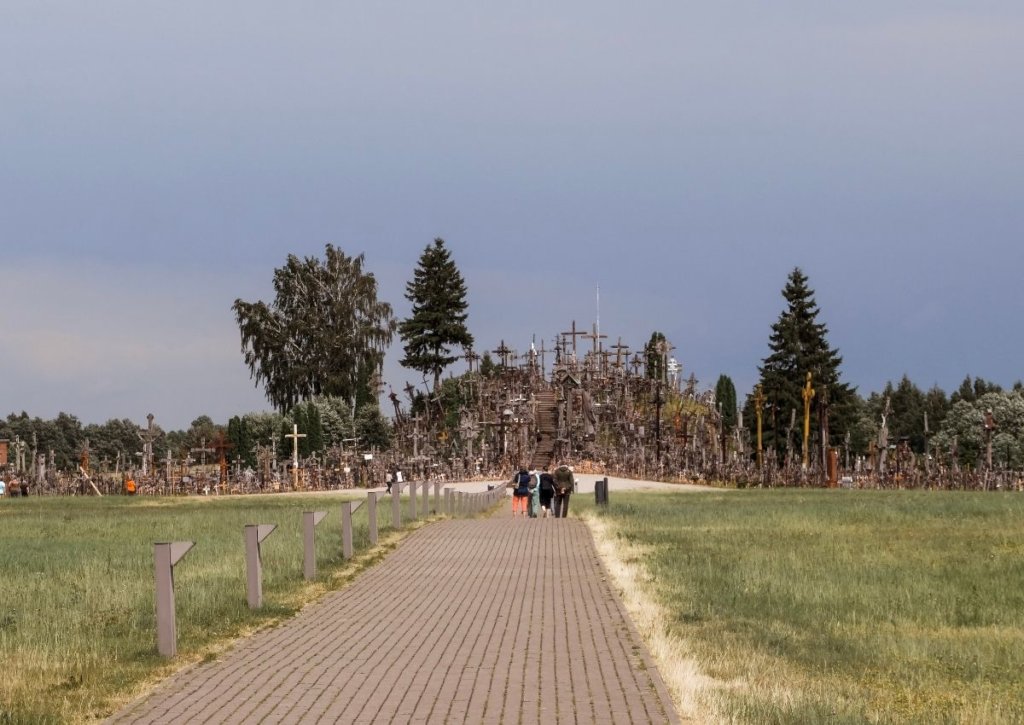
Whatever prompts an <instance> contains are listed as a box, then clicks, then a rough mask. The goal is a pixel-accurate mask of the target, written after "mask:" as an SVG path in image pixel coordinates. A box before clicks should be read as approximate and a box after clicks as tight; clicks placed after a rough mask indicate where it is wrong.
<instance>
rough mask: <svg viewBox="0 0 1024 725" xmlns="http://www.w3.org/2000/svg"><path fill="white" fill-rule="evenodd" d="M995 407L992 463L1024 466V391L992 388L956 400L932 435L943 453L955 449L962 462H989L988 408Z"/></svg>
mask: <svg viewBox="0 0 1024 725" xmlns="http://www.w3.org/2000/svg"><path fill="white" fill-rule="evenodd" d="M987 410H991V411H992V417H993V419H994V420H995V423H996V426H997V427H996V430H995V431H994V433H993V438H992V465H993V466H995V467H1003V466H1006V465H1009V466H1010V467H1011V468H1020V467H1022V466H1024V391H1021V390H1014V391H1010V392H988V393H985V394H983V395H982V396H980V397H978V398H976V399H975V400H974V401H968V400H964V399H962V398H961V399H960V400H958V401H957V402H955V403H953V405H952V407H951V408H950V409H949V413H948V414H947V415H946V419H945V421H944V422H943V425H942V429H941V430H940V431H939V433H938V434H936V435H935V437H934V438H933V439H932V446H933V448H935V449H936V450H937V451H939V452H940V454H941V455H948V454H949V453H950V452H951V451H952V450H953V449H954V442H955V449H956V451H957V454H958V459H959V462H960V463H961V464H963V465H966V466H980V465H982V464H984V462H985V432H984V427H983V426H984V422H985V412H986V411H987Z"/></svg>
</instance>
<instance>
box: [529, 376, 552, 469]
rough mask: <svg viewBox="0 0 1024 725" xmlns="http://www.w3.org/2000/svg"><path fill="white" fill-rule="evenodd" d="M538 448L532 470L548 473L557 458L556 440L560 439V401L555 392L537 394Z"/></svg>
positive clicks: (534, 453)
mask: <svg viewBox="0 0 1024 725" xmlns="http://www.w3.org/2000/svg"><path fill="white" fill-rule="evenodd" d="M536 400H537V446H536V448H534V449H533V458H532V459H530V469H531V470H533V471H547V470H549V469H550V467H551V464H552V463H553V459H554V457H555V440H556V439H557V437H558V401H557V400H556V399H555V391H553V390H542V391H540V392H538V393H537V398H536Z"/></svg>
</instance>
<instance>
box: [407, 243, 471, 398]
mask: <svg viewBox="0 0 1024 725" xmlns="http://www.w3.org/2000/svg"><path fill="white" fill-rule="evenodd" d="M405 298H406V299H407V300H409V301H410V302H412V314H411V315H410V316H409V317H408V318H407V319H405V320H403V321H402V322H401V323H400V324H399V326H398V334H399V335H400V336H401V338H402V341H403V342H404V343H405V348H404V349H405V357H404V358H403V359H402V360H401V364H402V365H403V366H405V367H407V368H412V369H413V370H419V371H420V372H422V373H423V374H424V375H427V374H433V376H434V390H437V388H438V386H439V385H440V382H441V371H443V370H444V369H445V368H446V367H447V366H448V365H451V364H452V363H453V362H455V361H456V360H458V359H459V356H458V355H453V354H451V346H453V345H459V346H461V347H462V348H464V349H468V348H471V347H472V346H473V336H472V335H471V334H470V333H469V329H468V328H467V327H466V318H467V317H468V315H467V314H466V308H467V306H468V305H467V303H466V283H465V281H464V280H463V279H462V273H461V272H459V268H458V267H456V266H455V262H454V261H452V258H451V253H450V252H449V251H448V249H447V248H445V246H444V240H443V239H435V240H434V243H433V244H432V245H427V248H426V249H424V250H423V254H422V255H420V260H419V264H418V265H417V267H416V270H415V272H414V273H413V279H412V280H411V281H410V282H409V283H408V284H406V286H405Z"/></svg>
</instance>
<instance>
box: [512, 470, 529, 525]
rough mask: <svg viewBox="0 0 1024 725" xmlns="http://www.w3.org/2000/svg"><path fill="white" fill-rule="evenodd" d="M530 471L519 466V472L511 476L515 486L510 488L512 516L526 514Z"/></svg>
mask: <svg viewBox="0 0 1024 725" xmlns="http://www.w3.org/2000/svg"><path fill="white" fill-rule="evenodd" d="M530 478H531V476H530V472H529V471H527V470H526V469H525V468H520V469H519V473H517V474H516V475H515V477H514V478H513V483H515V485H516V487H515V488H514V489H512V518H516V517H517V516H519V514H520V513H522V515H523V516H524V517H525V516H526V502H527V500H528V499H529V498H530Z"/></svg>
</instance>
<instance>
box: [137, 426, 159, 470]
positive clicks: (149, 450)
mask: <svg viewBox="0 0 1024 725" xmlns="http://www.w3.org/2000/svg"><path fill="white" fill-rule="evenodd" d="M154 418H155V416H154V415H153V414H152V413H150V414H149V415H147V416H146V421H147V423H146V427H145V428H139V430H138V431H137V432H136V434H137V435H138V436H139V440H141V441H142V475H143V476H146V475H148V474H149V464H150V462H151V461H152V460H153V441H154V440H156V437H157V434H156V431H155V430H153V419H154Z"/></svg>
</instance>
